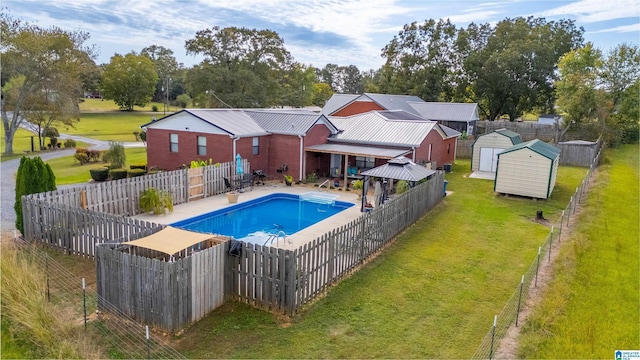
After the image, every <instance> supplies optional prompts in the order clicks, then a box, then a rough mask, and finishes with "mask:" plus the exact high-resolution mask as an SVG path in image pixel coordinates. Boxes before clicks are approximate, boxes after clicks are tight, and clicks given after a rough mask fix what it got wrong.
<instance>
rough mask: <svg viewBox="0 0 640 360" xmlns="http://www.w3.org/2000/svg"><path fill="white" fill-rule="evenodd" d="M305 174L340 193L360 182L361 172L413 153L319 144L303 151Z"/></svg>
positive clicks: (363, 146) (390, 149)
mask: <svg viewBox="0 0 640 360" xmlns="http://www.w3.org/2000/svg"><path fill="white" fill-rule="evenodd" d="M304 150H305V154H306V155H307V156H305V158H306V161H305V168H306V171H305V172H306V173H311V172H314V171H315V172H316V173H317V175H318V176H324V177H329V178H330V179H331V180H332V184H333V181H336V182H339V183H340V184H339V186H336V187H343V188H344V189H346V188H348V187H349V184H350V183H351V181H354V180H361V179H363V178H364V177H363V175H362V172H363V171H367V170H369V169H373V168H375V167H376V166H381V165H384V164H385V163H386V162H387V161H389V160H390V159H394V158H396V157H399V156H404V155H408V154H411V155H410V156H414V150H413V149H402V148H382V147H375V146H365V145H352V144H335V143H328V144H319V145H313V146H308V147H305V148H304Z"/></svg>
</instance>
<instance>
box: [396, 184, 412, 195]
mask: <svg viewBox="0 0 640 360" xmlns="http://www.w3.org/2000/svg"><path fill="white" fill-rule="evenodd" d="M407 190H409V183H408V182H407V181H406V180H400V181H398V183H397V184H396V194H398V195H400V194H402V193H405V192H407Z"/></svg>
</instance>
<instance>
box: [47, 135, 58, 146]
mask: <svg viewBox="0 0 640 360" xmlns="http://www.w3.org/2000/svg"><path fill="white" fill-rule="evenodd" d="M48 146H49V148H51V149H55V148H57V147H58V138H57V137H53V136H52V137H50V138H49V145H48Z"/></svg>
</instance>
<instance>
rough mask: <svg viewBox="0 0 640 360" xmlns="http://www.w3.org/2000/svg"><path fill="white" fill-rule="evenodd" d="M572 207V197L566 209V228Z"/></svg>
mask: <svg viewBox="0 0 640 360" xmlns="http://www.w3.org/2000/svg"><path fill="white" fill-rule="evenodd" d="M572 205H573V196H572V197H571V199H569V206H568V207H567V210H568V212H567V226H569V220H570V219H571V207H572Z"/></svg>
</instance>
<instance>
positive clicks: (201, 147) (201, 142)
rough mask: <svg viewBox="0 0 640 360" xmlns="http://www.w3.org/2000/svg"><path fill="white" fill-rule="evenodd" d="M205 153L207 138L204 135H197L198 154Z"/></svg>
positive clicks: (202, 154)
mask: <svg viewBox="0 0 640 360" xmlns="http://www.w3.org/2000/svg"><path fill="white" fill-rule="evenodd" d="M206 155H207V138H206V137H204V136H198V156H206Z"/></svg>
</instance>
